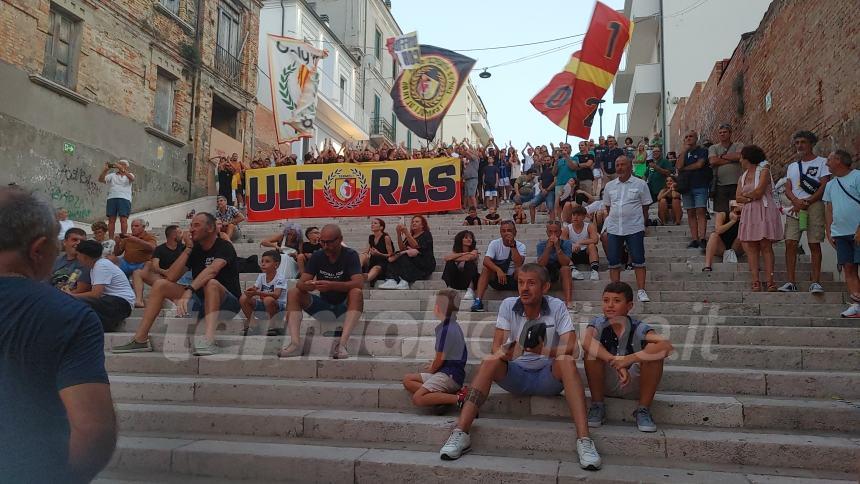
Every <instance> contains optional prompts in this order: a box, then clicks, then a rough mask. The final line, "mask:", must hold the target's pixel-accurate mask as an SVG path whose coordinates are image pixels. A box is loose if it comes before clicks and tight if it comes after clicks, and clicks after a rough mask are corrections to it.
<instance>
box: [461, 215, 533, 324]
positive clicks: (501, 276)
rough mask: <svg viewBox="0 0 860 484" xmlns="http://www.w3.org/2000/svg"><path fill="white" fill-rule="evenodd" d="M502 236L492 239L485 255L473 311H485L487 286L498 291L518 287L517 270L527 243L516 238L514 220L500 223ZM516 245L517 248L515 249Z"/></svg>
mask: <svg viewBox="0 0 860 484" xmlns="http://www.w3.org/2000/svg"><path fill="white" fill-rule="evenodd" d="M499 234H500V235H501V237H500V238H498V239H496V240H493V241H490V245H488V246H487V253H486V254H485V255H484V262H483V265H484V270H483V271H482V272H481V277H480V278H479V279H478V290H477V291H476V293H475V302H474V303H472V312H473V313H476V312H483V311H484V302H483V301H482V299H483V297H484V293H485V292H487V286H488V285H489V286H492V287H493V289H495V290H497V291H505V290H508V291H515V290H516V289H517V270H518V269H519V268H520V266H522V265H523V262H524V261H525V258H526V244H524V243H522V242H520V241H518V240H516V238H517V226H516V225H515V224H514V222H513V221H512V220H504V221H502V223H501V225H499ZM514 247H516V249H517V250H513V248H514Z"/></svg>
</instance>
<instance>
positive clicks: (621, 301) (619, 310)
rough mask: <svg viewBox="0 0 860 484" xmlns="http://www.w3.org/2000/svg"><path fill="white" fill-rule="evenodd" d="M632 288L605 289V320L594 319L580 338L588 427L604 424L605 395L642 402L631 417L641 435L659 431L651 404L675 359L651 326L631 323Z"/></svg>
mask: <svg viewBox="0 0 860 484" xmlns="http://www.w3.org/2000/svg"><path fill="white" fill-rule="evenodd" d="M633 304H634V303H633V288H631V287H630V286H629V285H628V284H627V283H625V282H613V283H610V284H608V285H607V286H606V288H605V289H604V290H603V316H598V317H596V318H594V320H593V321H591V322H590V323H588V328H586V330H585V334H584V335H583V337H582V348H583V350H585V355H586V356H585V362H584V364H585V374H586V376H587V377H588V388H589V389H590V390H591V408H589V410H588V426H589V427H600V426H601V425H602V424H603V422H604V421H605V420H606V405H605V403H604V402H603V398H604V396H605V395H609V396H611V397H619V398H631V399H632V398H638V399H639V405H638V406H637V408H636V411H635V412H633V417H634V418H635V419H636V426H637V427H638V428H639V430H640V431H642V432H656V431H657V425H656V424H655V423H654V419H653V418H652V417H651V410H650V407H651V402H653V401H654V394H655V393H656V392H657V385H659V384H660V378H661V377H662V376H663V360H665V359H666V358H667V357H668V356H669V355H670V354H672V343H670V342H669V341H668V340H666V339H665V338H663V337H662V336H660V335H658V334H657V332H656V331H654V330H653V329H652V328H651V326H650V325H648V324H646V323H643V322H642V321H639V320H636V319H633V318H631V317H630V316H629V315H628V314H629V313H630V311H631V310H632V309H633Z"/></svg>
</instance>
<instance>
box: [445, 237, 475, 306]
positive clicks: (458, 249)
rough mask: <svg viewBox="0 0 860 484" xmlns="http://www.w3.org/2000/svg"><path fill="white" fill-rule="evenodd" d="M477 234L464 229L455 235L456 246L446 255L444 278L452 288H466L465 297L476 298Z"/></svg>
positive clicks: (446, 283)
mask: <svg viewBox="0 0 860 484" xmlns="http://www.w3.org/2000/svg"><path fill="white" fill-rule="evenodd" d="M477 245H478V243H477V241H476V240H475V234H473V233H472V232H471V231H469V230H463V231H461V232H460V233H458V234H457V235H455V236H454V248H453V249H452V251H451V253H450V254H448V255H446V256H445V270H444V271H443V272H442V280H443V281H445V285H446V286H448V287H450V288H451V289H457V290H460V291H462V290H465V291H466V296H465V297H464V298H463V299H466V300H471V299H475V286H476V285H477V284H478V248H477Z"/></svg>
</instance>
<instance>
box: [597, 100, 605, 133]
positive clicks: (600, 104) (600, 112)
mask: <svg viewBox="0 0 860 484" xmlns="http://www.w3.org/2000/svg"><path fill="white" fill-rule="evenodd" d="M605 102H606V99H601V100H600V101H598V102H597V115H598V117H600V137H601V138H602V137H603V103H605Z"/></svg>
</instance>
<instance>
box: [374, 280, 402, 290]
mask: <svg viewBox="0 0 860 484" xmlns="http://www.w3.org/2000/svg"><path fill="white" fill-rule="evenodd" d="M376 288H377V289H395V288H397V281H395V280H394V279H386V280H385V281H384V282H383V283H382V284H379V285H378V286H376Z"/></svg>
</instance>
